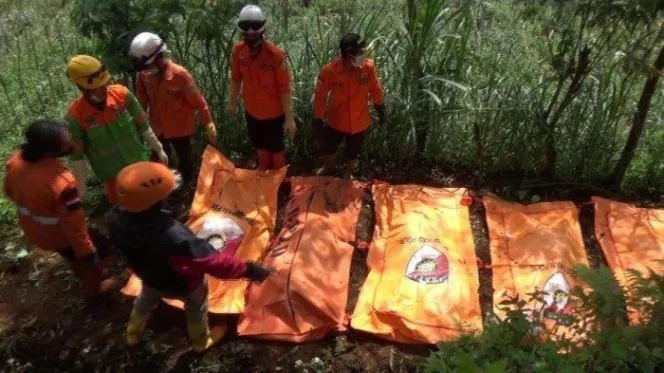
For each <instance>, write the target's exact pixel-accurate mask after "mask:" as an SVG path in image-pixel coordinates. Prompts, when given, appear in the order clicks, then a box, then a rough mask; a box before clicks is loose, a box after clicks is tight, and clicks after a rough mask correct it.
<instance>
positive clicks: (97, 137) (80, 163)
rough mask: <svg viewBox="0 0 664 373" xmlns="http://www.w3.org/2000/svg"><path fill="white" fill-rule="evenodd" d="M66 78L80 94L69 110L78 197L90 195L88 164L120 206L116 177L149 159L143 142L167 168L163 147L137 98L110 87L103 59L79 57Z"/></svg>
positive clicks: (124, 88) (109, 196) (125, 89)
mask: <svg viewBox="0 0 664 373" xmlns="http://www.w3.org/2000/svg"><path fill="white" fill-rule="evenodd" d="M67 76H68V77H69V79H70V80H71V81H72V82H73V83H74V84H76V86H77V87H78V89H79V90H80V91H81V96H80V97H79V98H77V99H76V100H75V101H74V102H73V103H72V104H71V105H70V106H69V109H68V111H67V116H66V120H67V122H68V123H69V130H70V131H71V134H72V139H73V141H74V144H75V145H76V146H75V148H74V152H73V154H72V155H71V156H70V158H71V160H72V161H73V167H74V175H76V181H77V183H78V193H79V195H80V197H81V199H82V200H85V197H86V182H87V175H86V165H85V158H87V160H88V162H90V166H91V167H92V170H93V171H94V173H95V174H96V175H97V177H98V178H99V179H101V180H102V181H103V182H104V194H105V195H106V197H107V198H108V199H109V201H110V202H111V203H113V204H117V202H118V198H117V194H116V193H115V177H116V176H117V174H118V172H120V170H121V169H123V168H124V167H125V166H128V165H130V164H132V163H135V162H139V161H144V160H147V159H148V157H149V154H148V149H147V148H146V147H145V143H144V141H145V142H146V143H147V144H148V145H149V147H150V148H151V149H152V150H153V151H154V152H155V153H156V154H157V156H158V158H159V161H160V162H162V163H164V164H167V163H168V157H167V156H166V153H165V152H164V148H163V147H162V145H161V143H160V142H159V140H158V139H157V136H155V134H154V132H153V131H152V129H151V128H150V124H149V123H148V119H147V115H146V114H145V111H143V109H142V108H141V105H140V104H139V103H138V100H136V97H134V95H133V94H132V93H131V92H130V91H129V90H128V89H127V87H124V86H122V85H119V84H112V85H111V84H109V81H110V79H111V74H110V73H109V71H108V70H107V69H106V67H105V66H104V64H102V63H101V61H99V60H98V59H96V58H94V57H91V56H86V55H79V56H74V57H72V58H71V59H70V60H69V63H68V64H67Z"/></svg>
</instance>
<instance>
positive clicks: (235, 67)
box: [231, 44, 242, 82]
mask: <svg viewBox="0 0 664 373" xmlns="http://www.w3.org/2000/svg"><path fill="white" fill-rule="evenodd" d="M231 79H233V80H234V81H236V82H241V81H242V70H240V46H239V45H238V44H236V45H235V46H234V47H233V50H232V51H231Z"/></svg>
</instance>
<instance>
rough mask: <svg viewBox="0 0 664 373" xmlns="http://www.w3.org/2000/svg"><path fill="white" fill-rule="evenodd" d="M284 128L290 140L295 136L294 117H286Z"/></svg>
mask: <svg viewBox="0 0 664 373" xmlns="http://www.w3.org/2000/svg"><path fill="white" fill-rule="evenodd" d="M284 129H285V130H286V134H287V135H288V137H290V138H291V140H292V139H294V138H295V134H296V133H297V126H296V125H295V119H294V118H293V117H286V123H285V124H284Z"/></svg>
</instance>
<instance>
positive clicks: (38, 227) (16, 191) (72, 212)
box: [4, 151, 108, 295]
mask: <svg viewBox="0 0 664 373" xmlns="http://www.w3.org/2000/svg"><path fill="white" fill-rule="evenodd" d="M4 192H5V194H6V195H7V197H9V199H11V200H12V201H13V202H14V203H15V204H16V207H17V215H18V221H19V225H20V227H21V229H22V230H23V233H24V234H25V239H26V241H28V243H30V244H33V245H35V246H37V247H39V248H40V249H42V250H47V251H56V252H58V253H59V254H60V255H62V256H63V257H65V258H66V259H68V261H69V263H70V265H71V267H72V270H73V271H74V273H75V274H76V276H77V277H79V278H80V279H81V280H82V282H83V284H84V286H85V287H86V292H87V293H89V295H93V293H95V292H96V290H94V286H95V285H96V284H95V279H91V278H90V277H91V276H100V275H101V274H100V273H95V271H94V269H92V268H84V265H82V264H81V263H79V261H78V259H81V258H84V257H86V256H88V255H89V254H93V253H95V245H94V244H93V242H92V240H91V239H90V238H91V234H90V233H93V232H89V231H88V228H87V224H86V221H85V214H84V213H83V209H82V203H81V199H80V198H79V195H78V190H77V188H76V179H75V178H74V175H73V174H72V173H71V172H69V171H68V170H67V169H66V168H65V165H64V163H63V162H62V161H60V160H58V159H54V158H50V159H48V158H47V159H42V160H40V161H37V162H35V163H31V162H26V161H24V160H23V159H22V158H21V151H16V152H15V153H13V154H12V155H11V156H10V158H9V160H8V161H7V162H6V164H5V183H4ZM100 246H102V245H100ZM100 249H102V251H106V249H108V248H100ZM100 254H102V255H103V256H105V255H106V254H107V252H103V253H101V252H100ZM91 269H92V271H90V270H91ZM98 281H99V279H97V282H98Z"/></svg>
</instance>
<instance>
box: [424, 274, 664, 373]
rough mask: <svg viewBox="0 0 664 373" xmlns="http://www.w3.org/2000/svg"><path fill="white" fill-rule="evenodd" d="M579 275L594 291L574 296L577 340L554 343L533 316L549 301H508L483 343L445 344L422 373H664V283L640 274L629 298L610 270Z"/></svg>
mask: <svg viewBox="0 0 664 373" xmlns="http://www.w3.org/2000/svg"><path fill="white" fill-rule="evenodd" d="M575 273H576V275H577V276H578V278H579V279H580V280H581V281H582V282H583V283H586V284H587V285H588V287H589V289H590V291H583V290H582V289H581V288H578V287H577V288H576V289H574V291H573V300H574V306H575V322H574V324H573V325H572V326H571V330H572V333H570V334H568V335H565V336H562V337H561V336H558V337H557V338H551V336H550V335H547V334H548V333H546V332H544V331H543V329H542V319H541V316H542V315H540V314H538V313H537V312H534V311H533V310H537V309H541V307H540V306H539V304H541V302H542V298H541V295H542V294H541V293H537V292H535V293H533V294H530V295H529V296H530V298H529V299H528V301H526V300H522V299H518V298H513V297H506V298H505V300H504V301H502V302H501V303H500V305H498V306H497V307H500V308H502V309H503V310H505V311H506V317H505V318H504V319H502V320H501V319H494V320H491V321H490V322H488V323H487V325H486V326H485V328H484V332H483V333H482V334H480V335H478V336H466V337H463V338H461V339H460V340H458V341H456V342H453V343H445V344H441V345H440V346H439V349H438V351H436V352H435V353H433V354H431V355H430V356H429V357H428V359H427V361H426V362H425V363H424V365H423V367H422V369H421V371H422V372H425V373H445V372H616V373H617V372H656V371H657V369H659V368H658V367H661V366H662V364H664V354H663V351H664V350H663V349H662V347H661V346H662V338H664V333H663V330H662V329H663V328H664V320H662V315H664V313H662V310H663V306H662V302H661V301H662V297H663V296H664V277H663V276H660V275H657V274H655V273H652V272H651V273H650V274H648V275H643V274H640V273H637V272H635V271H632V272H631V274H630V278H631V284H632V286H631V287H630V288H629V292H628V294H629V295H625V293H624V291H623V289H621V288H620V287H619V286H618V284H617V283H616V281H615V279H614V278H613V275H612V274H611V272H610V271H609V269H607V268H605V267H601V268H599V269H589V268H587V267H578V268H576V269H575ZM625 302H627V303H625ZM626 304H627V306H628V307H631V308H632V309H638V310H639V312H640V313H641V315H642V323H641V324H638V325H629V324H627V323H626ZM542 333H544V334H542ZM542 336H544V337H547V338H542ZM579 337H581V338H582V339H578V338H579Z"/></svg>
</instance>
